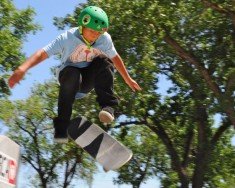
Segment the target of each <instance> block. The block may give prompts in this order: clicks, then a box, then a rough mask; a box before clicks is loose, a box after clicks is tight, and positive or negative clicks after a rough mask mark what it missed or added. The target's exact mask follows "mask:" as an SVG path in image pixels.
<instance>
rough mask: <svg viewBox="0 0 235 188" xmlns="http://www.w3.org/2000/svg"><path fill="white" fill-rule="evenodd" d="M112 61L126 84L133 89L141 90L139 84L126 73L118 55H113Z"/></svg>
mask: <svg viewBox="0 0 235 188" xmlns="http://www.w3.org/2000/svg"><path fill="white" fill-rule="evenodd" d="M111 60H112V62H113V64H114V66H115V67H116V69H117V70H118V72H119V73H120V74H121V76H122V78H123V79H124V80H125V82H126V84H127V85H128V86H129V87H130V88H131V89H132V90H133V91H136V90H141V88H140V86H139V85H138V84H137V83H136V82H135V81H134V80H133V79H132V78H131V77H130V75H129V74H128V72H127V70H126V67H125V65H124V63H123V61H122V59H121V57H120V56H119V55H116V56H114V57H113V58H112V59H111Z"/></svg>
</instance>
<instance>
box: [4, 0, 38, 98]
mask: <svg viewBox="0 0 235 188" xmlns="http://www.w3.org/2000/svg"><path fill="white" fill-rule="evenodd" d="M33 18H34V11H33V9H32V8H27V9H24V10H17V9H16V8H15V6H14V4H13V3H12V1H11V0H1V2H0V41H1V44H0V64H1V66H0V97H3V96H5V95H9V94H10V91H9V89H8V86H7V84H6V82H5V79H6V77H7V74H9V72H10V71H12V70H14V69H15V68H16V67H17V66H18V65H19V64H21V63H22V61H23V60H24V58H25V55H24V53H23V52H22V51H21V50H22V45H23V41H24V40H25V39H26V36H27V34H29V33H31V32H33V33H34V32H36V31H37V30H38V29H39V26H38V25H37V24H35V23H33Z"/></svg>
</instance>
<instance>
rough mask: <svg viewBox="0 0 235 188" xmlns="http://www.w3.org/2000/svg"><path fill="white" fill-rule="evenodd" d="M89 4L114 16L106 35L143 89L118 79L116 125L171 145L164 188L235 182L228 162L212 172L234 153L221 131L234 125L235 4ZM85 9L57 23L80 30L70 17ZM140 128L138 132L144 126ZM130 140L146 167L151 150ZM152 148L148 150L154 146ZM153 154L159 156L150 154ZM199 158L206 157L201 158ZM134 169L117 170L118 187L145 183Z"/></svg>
mask: <svg viewBox="0 0 235 188" xmlns="http://www.w3.org/2000/svg"><path fill="white" fill-rule="evenodd" d="M88 4H89V5H96V6H100V7H102V8H103V9H104V10H105V11H106V12H107V14H108V15H109V18H110V29H109V33H111V35H112V38H113V40H114V43H115V46H116V48H117V50H118V52H119V53H120V54H121V56H122V57H123V59H124V60H125V64H126V66H127V67H128V71H129V73H130V74H131V76H132V77H133V78H134V79H135V80H136V81H137V82H138V83H139V84H140V85H141V87H143V91H142V92H141V93H138V94H131V93H130V90H129V89H128V88H127V86H126V85H125V83H123V81H122V79H121V78H120V77H119V76H118V75H117V77H116V85H115V90H116V92H117V94H118V95H119V96H121V97H120V98H121V105H120V107H119V109H118V110H119V111H120V112H121V114H125V116H124V117H125V118H123V117H122V116H121V117H122V118H120V119H119V121H121V122H120V124H122V123H123V121H124V122H125V124H127V125H128V124H130V125H131V124H137V125H143V124H145V125H146V126H148V127H149V128H150V129H151V130H152V131H153V132H154V133H155V134H156V135H158V138H157V139H156V140H155V142H156V145H157V146H158V147H159V148H162V147H164V146H165V147H166V148H165V151H162V152H164V155H163V156H162V157H160V158H161V160H163V161H164V157H165V158H167V159H168V161H166V163H165V165H164V166H163V167H162V168H161V169H164V170H163V171H161V170H158V172H159V173H160V172H161V173H162V176H161V177H162V178H161V182H162V185H163V187H178V186H181V187H188V185H189V183H191V184H192V185H193V186H195V187H202V186H203V185H204V186H207V185H210V186H212V187H220V186H222V183H223V182H224V185H225V184H226V183H227V184H228V182H229V181H230V179H232V178H234V175H231V176H232V177H231V176H230V175H228V173H224V172H226V171H227V170H228V169H229V171H230V170H232V169H231V166H229V164H226V163H225V164H224V166H222V167H221V166H219V168H220V167H221V170H220V171H219V172H218V175H215V174H214V173H213V170H212V169H211V168H213V169H216V168H217V167H218V163H217V162H216V161H217V159H215V158H214V156H215V153H217V154H218V155H222V153H223V152H225V149H224V148H226V147H228V148H229V149H228V153H230V154H232V153H233V149H232V148H231V147H229V143H230V142H229V140H230V139H231V137H232V135H231V134H230V133H228V132H224V131H225V130H226V129H228V127H229V125H231V123H232V124H233V125H234V123H235V121H234V120H235V119H234V117H235V112H234V101H235V100H234V71H233V67H234V65H235V62H234V59H235V57H234V55H235V53H234V52H235V51H234V31H235V26H234V22H233V20H234V17H235V16H234V6H233V4H232V2H231V1H220V0H218V1H196V0H194V1H184V0H182V1H174V2H169V1H156V0H154V1H153V0H150V1H149V0H143V1H138V0H132V1H124V0H121V1H118V2H117V1H113V0H105V1H99V0H90V1H88ZM84 6H85V5H82V6H81V7H77V8H76V10H75V11H74V14H73V15H67V16H66V18H64V19H60V22H56V24H57V23H59V24H60V25H57V26H59V27H60V28H63V27H65V26H76V24H75V22H74V21H73V20H76V18H77V16H78V15H79V12H80V10H81V8H82V7H84ZM56 21H58V20H56ZM127 41H128V42H127ZM160 75H165V76H166V77H167V79H169V80H170V81H171V83H172V85H171V86H170V88H169V89H168V91H167V92H168V96H161V93H158V90H157V89H158V84H159V83H158V76H160ZM228 109H230V110H228ZM215 114H221V115H223V116H224V118H225V119H226V121H223V122H222V123H221V125H220V127H219V128H217V127H214V126H213V117H214V115H215ZM123 119H124V120H123ZM132 122H133V123H132ZM225 122H228V123H225ZM118 124H119V123H117V127H118ZM136 131H140V132H141V130H140V129H136ZM132 132H133V129H131V130H130V129H129V128H127V129H126V130H125V131H123V133H125V134H124V135H129V134H130V135H132ZM134 132H135V131H134ZM135 133H136V132H135ZM135 133H133V134H135ZM136 134H137V133H136ZM121 135H123V134H121ZM137 135H138V134H137ZM222 135H223V136H224V137H227V138H228V140H226V141H225V142H223V147H220V144H221V143H220V142H219V141H218V140H219V139H220V138H221V137H222ZM141 136H142V135H141ZM141 136H137V137H138V138H140V137H141ZM125 138H126V139H127V138H128V137H125ZM143 138H144V137H143ZM133 139H134V138H133V137H132V139H131V140H129V141H128V143H126V144H127V145H129V146H132V144H133V145H136V147H137V148H141V149H140V150H137V149H136V147H132V149H133V150H134V151H135V150H136V157H137V158H138V157H140V158H141V159H143V161H141V162H140V164H141V165H144V164H146V163H145V162H144V159H145V158H146V157H147V156H148V154H149V152H147V151H145V150H147V149H146V148H147V146H146V147H145V148H142V147H141V146H140V145H138V142H139V140H136V139H134V140H133ZM127 140H128V139H127ZM162 144H163V145H162ZM217 144H218V145H217ZM148 147H150V148H151V144H150V145H148ZM143 152H144V155H142V153H143ZM156 155H157V154H156V153H154V154H153V155H152V157H154V156H156ZM202 156H205V158H204V161H203V157H202ZM206 156H208V157H206ZM134 157H135V156H134ZM228 158H230V159H231V156H230V155H228ZM218 160H221V158H218ZM156 161H157V160H156ZM156 161H155V162H156ZM153 163H154V162H153ZM132 164H133V163H132V162H131V163H130V166H129V167H128V166H127V167H126V168H125V169H123V170H121V171H120V175H119V178H118V179H116V180H115V182H117V183H128V182H129V183H130V184H132V185H133V186H136V184H140V182H138V181H137V177H138V176H140V175H141V174H143V172H140V171H138V170H137V168H138V165H132ZM141 165H140V166H141ZM210 165H211V166H210ZM214 165H215V166H214ZM209 166H210V167H209ZM216 166H217V167H216ZM154 167H155V166H154V164H151V165H150V166H149V169H148V170H147V171H146V174H145V177H144V179H142V180H141V181H143V182H144V181H146V179H147V178H148V177H150V176H152V175H153V174H151V173H148V172H150V171H151V169H153V168H154ZM202 169H204V170H202ZM134 171H135V173H134ZM156 174H157V173H156ZM222 174H223V175H222ZM226 174H227V175H226ZM232 174H234V173H232ZM217 176H220V177H222V178H218V177H217ZM128 180H129V181H128ZM135 180H136V181H135ZM198 182H200V183H199V184H198ZM202 182H203V183H202ZM136 187H138V185H137V186H136Z"/></svg>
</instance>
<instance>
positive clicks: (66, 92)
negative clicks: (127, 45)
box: [58, 55, 118, 120]
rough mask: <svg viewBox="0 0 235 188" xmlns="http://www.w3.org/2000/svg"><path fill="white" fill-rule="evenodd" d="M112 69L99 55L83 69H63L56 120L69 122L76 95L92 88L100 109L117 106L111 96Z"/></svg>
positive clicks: (108, 61) (105, 58) (104, 58)
mask: <svg viewBox="0 0 235 188" xmlns="http://www.w3.org/2000/svg"><path fill="white" fill-rule="evenodd" d="M113 76H114V67H113V64H112V62H111V60H110V59H108V58H107V57H106V56H103V55H100V56H98V57H96V58H94V60H93V61H92V63H91V64H90V65H89V66H88V67H85V68H77V67H72V66H68V67H65V68H64V69H63V70H62V71H61V72H60V75H59V82H60V90H59V99H58V118H59V119H63V120H69V119H70V118H71V114H72V106H73V103H74V100H75V95H76V93H77V92H78V91H79V92H82V93H88V92H90V91H91V90H92V89H93V88H94V89H95V92H96V94H97V99H96V100H97V102H98V103H99V105H100V106H101V108H102V107H105V106H114V105H117V104H118V100H117V98H116V97H115V96H114V94H113V80H114V78H113Z"/></svg>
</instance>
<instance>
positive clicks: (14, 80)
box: [8, 68, 25, 88]
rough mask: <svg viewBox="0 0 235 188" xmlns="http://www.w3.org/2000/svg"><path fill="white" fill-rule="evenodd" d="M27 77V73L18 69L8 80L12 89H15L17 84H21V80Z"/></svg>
mask: <svg viewBox="0 0 235 188" xmlns="http://www.w3.org/2000/svg"><path fill="white" fill-rule="evenodd" d="M24 75H25V71H24V70H21V69H19V68H18V69H16V70H15V71H14V73H13V74H12V75H11V77H10V78H9V79H8V85H9V87H10V88H13V87H14V85H15V84H17V83H19V81H20V80H22V78H23V77H24Z"/></svg>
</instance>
